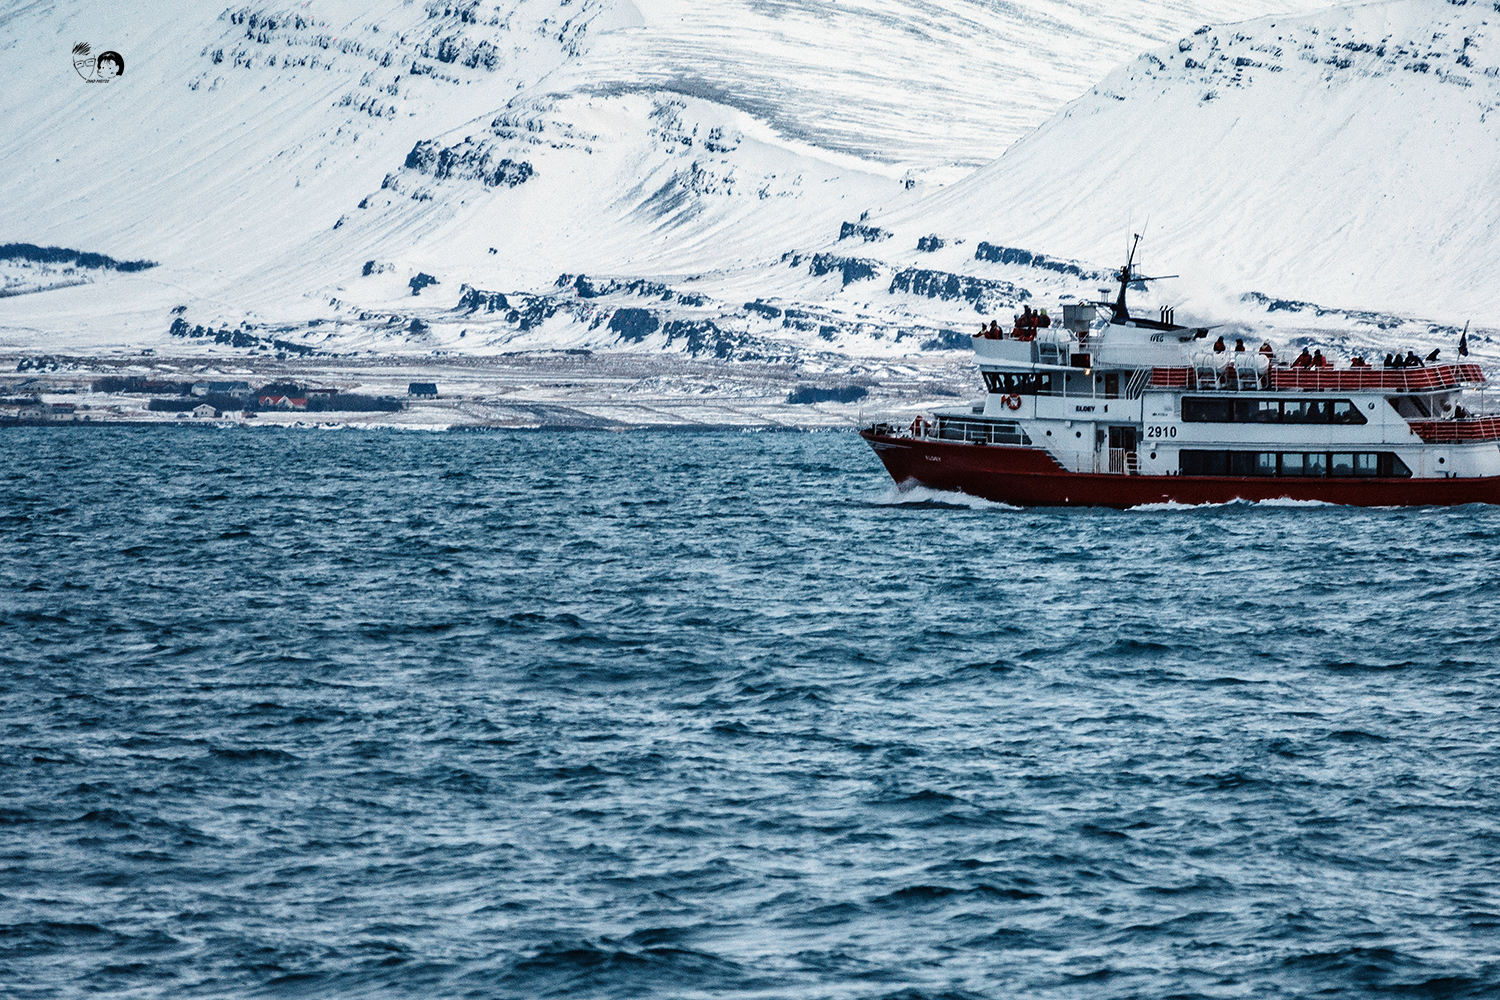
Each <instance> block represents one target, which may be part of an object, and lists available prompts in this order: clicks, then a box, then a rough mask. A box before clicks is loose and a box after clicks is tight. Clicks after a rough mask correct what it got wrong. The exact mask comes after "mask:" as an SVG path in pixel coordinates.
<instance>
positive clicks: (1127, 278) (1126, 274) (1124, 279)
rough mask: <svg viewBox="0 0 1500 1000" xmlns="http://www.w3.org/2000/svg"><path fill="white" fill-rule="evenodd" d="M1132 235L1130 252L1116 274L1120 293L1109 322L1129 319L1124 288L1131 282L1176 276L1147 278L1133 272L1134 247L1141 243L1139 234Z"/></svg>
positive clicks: (1162, 275) (1166, 276) (1167, 276)
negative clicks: (1132, 240) (1133, 237)
mask: <svg viewBox="0 0 1500 1000" xmlns="http://www.w3.org/2000/svg"><path fill="white" fill-rule="evenodd" d="M1133 235H1134V236H1135V241H1134V242H1133V243H1131V244H1130V252H1129V253H1127V254H1126V255H1125V266H1124V267H1122V268H1120V273H1119V275H1118V276H1117V280H1118V281H1119V282H1120V294H1119V295H1117V296H1115V301H1114V314H1113V315H1112V316H1111V317H1110V320H1109V321H1110V322H1111V323H1124V322H1126V321H1127V320H1129V319H1130V310H1129V309H1127V308H1125V289H1127V288H1129V287H1130V286H1131V285H1132V284H1139V283H1141V282H1146V281H1160V280H1161V279H1162V278H1175V277H1177V275H1175V274H1158V275H1155V276H1154V277H1150V278H1147V277H1144V276H1142V275H1139V274H1135V273H1134V272H1133V271H1132V270H1131V268H1132V267H1134V265H1135V250H1136V247H1138V246H1140V245H1141V234H1140V233H1135V234H1133Z"/></svg>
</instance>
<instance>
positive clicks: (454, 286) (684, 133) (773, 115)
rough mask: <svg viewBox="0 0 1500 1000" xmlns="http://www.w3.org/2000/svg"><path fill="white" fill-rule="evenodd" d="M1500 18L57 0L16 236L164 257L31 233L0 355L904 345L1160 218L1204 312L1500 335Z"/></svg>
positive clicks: (914, 1)
mask: <svg viewBox="0 0 1500 1000" xmlns="http://www.w3.org/2000/svg"><path fill="white" fill-rule="evenodd" d="M1288 8H1293V9H1291V10H1290V11H1289V12H1288V13H1278V14H1277V15H1276V16H1274V17H1262V18H1260V19H1259V20H1256V21H1252V22H1247V23H1241V24H1235V25H1233V26H1231V27H1209V28H1208V29H1206V30H1201V31H1197V33H1194V32H1195V30H1197V29H1198V28H1199V26H1200V25H1202V24H1203V23H1205V22H1208V23H1209V24H1222V23H1224V22H1227V21H1233V20H1236V19H1239V18H1243V17H1246V16H1252V15H1259V14H1265V13H1266V12H1267V11H1269V10H1277V11H1285V10H1288ZM1309 11H1311V12H1312V13H1308V12H1309ZM1495 16H1496V15H1495V14H1494V12H1493V11H1492V10H1491V9H1490V6H1489V5H1485V6H1484V7H1482V8H1481V7H1479V6H1478V5H1474V4H1469V5H1463V4H1449V3H1439V2H1437V0H1400V2H1393V3H1385V4H1373V5H1368V6H1366V7H1357V8H1347V9H1343V8H1334V9H1328V4H1326V3H1322V2H1312V0H1301V2H1300V3H1299V2H1297V0H1280V2H1269V3H1268V2H1253V0H1211V2H1207V3H1199V4H1188V3H1183V2H1173V3H1148V2H1139V0H1136V2H1116V3H1114V4H1108V5H1106V4H1103V3H1098V2H1084V0H1073V2H1071V3H1069V2H1056V3H1045V4H1041V3H1039V4H1031V5H1017V4H1000V3H989V2H982V0H840V2H833V0H821V2H815V0H787V2H782V3H776V4H767V3H764V2H758V0H725V2H722V3H715V4H697V5H693V4H687V3H685V2H679V0H660V2H657V3H653V4H647V3H645V2H644V0H638V2H636V3H631V2H630V0H504V2H498V3H497V2H481V0H460V2H439V0H433V2H428V3H425V4H417V3H414V2H411V0H405V2H403V0H387V2H385V3H383V4H380V5H377V6H373V7H372V6H369V5H362V4H356V3H352V2H348V0H310V2H307V3H296V4H292V3H283V4H279V5H277V4H271V5H257V6H253V7H235V8H230V9H228V10H224V11H222V12H219V11H214V10H201V9H198V8H195V7H193V6H191V5H176V4H166V5H157V6H150V7H144V8H142V9H140V10H135V9H132V10H129V11H126V10H124V9H121V8H113V9H108V10H106V9H102V8H101V9H96V7H95V5H86V4H80V3H72V4H70V3H65V2H45V0H39V2H34V3H30V4H26V5H23V6H20V7H18V8H14V9H12V10H11V11H10V12H8V13H0V58H3V59H4V60H5V65H7V67H9V73H8V75H9V76H10V77H11V79H12V80H13V81H14V85H13V86H12V87H11V88H10V89H9V90H8V92H7V93H6V95H5V98H4V100H5V102H6V111H5V120H6V121H7V122H8V123H10V124H8V127H7V129H6V130H5V131H4V133H3V134H0V156H3V162H5V163H6V164H7V166H8V167H9V169H8V170H7V171H5V172H4V174H3V176H0V242H5V243H27V244H36V245H39V246H43V247H65V248H71V249H75V250H80V251H88V252H93V253H97V254H107V255H109V256H110V257H111V258H114V259H115V260H117V261H131V260H141V259H146V260H151V261H155V262H157V265H158V266H156V267H154V268H150V269H147V270H125V271H122V270H119V269H110V268H108V267H86V266H83V264H82V263H81V262H79V261H78V260H76V259H59V260H52V261H38V260H35V259H19V258H17V254H15V253H12V254H10V256H11V257H12V258H13V259H11V260H9V261H0V278H4V280H5V287H4V289H3V290H0V295H4V296H6V297H3V298H0V347H8V348H10V349H51V350H82V349H92V350H98V349H105V348H110V347H117V348H131V349H134V348H136V347H139V346H142V345H145V344H148V343H149V344H150V345H151V346H160V344H162V343H167V344H170V345H172V346H173V348H174V349H175V350H202V351H209V350H242V351H265V352H269V351H282V352H285V351H303V350H320V351H336V352H348V351H376V352H386V351H398V352H411V351H417V352H423V353H428V352H461V353H487V352H494V351H502V350H504V351H512V350H526V349H536V348H549V347H581V346H587V347H611V346H612V347H642V348H651V347H662V348H668V349H675V350H684V349H685V350H690V351H693V352H696V353H705V352H706V353H718V354H725V355H730V356H744V357H775V356H781V355H782V354H784V353H786V352H788V351H796V350H805V349H807V348H813V349H818V350H839V351H846V352H854V353H888V354H900V353H903V352H907V351H910V350H913V349H916V348H918V347H920V346H922V345H926V346H928V347H932V346H942V345H945V344H957V343H961V342H962V338H961V333H962V332H963V331H966V330H967V329H968V328H969V327H970V326H971V325H972V324H973V323H974V322H975V321H976V320H977V319H978V318H979V317H980V316H988V315H992V314H1008V310H1010V309H1011V308H1013V307H1015V306H1016V305H1017V304H1019V303H1020V302H1022V301H1031V300H1036V301H1045V300H1047V299H1049V298H1050V297H1052V296H1054V295H1056V294H1058V293H1069V294H1082V293H1092V291H1094V289H1095V288H1096V287H1098V285H1099V283H1100V278H1101V277H1102V276H1103V269H1105V268H1108V267H1110V266H1112V265H1114V264H1117V263H1118V261H1117V260H1116V258H1117V257H1118V255H1119V253H1120V249H1121V245H1122V244H1123V242H1124V239H1125V236H1126V233H1127V231H1128V228H1129V227H1130V226H1131V224H1132V223H1133V224H1134V225H1135V227H1136V229H1137V230H1139V228H1140V227H1141V225H1142V224H1143V223H1144V222H1145V220H1146V217H1147V216H1148V215H1149V217H1150V228H1149V230H1148V233H1147V243H1146V246H1147V248H1148V254H1149V256H1148V261H1149V263H1150V265H1151V266H1152V267H1153V268H1155V269H1157V270H1162V269H1163V268H1168V267H1169V268H1171V269H1173V270H1177V271H1180V272H1181V273H1182V274H1183V275H1184V278H1183V279H1182V280H1181V281H1179V282H1176V283H1174V284H1173V285H1164V286H1162V288H1161V291H1160V294H1163V295H1166V296H1169V297H1172V298H1173V301H1178V302H1181V303H1183V304H1184V306H1185V307H1186V308H1187V309H1189V310H1192V309H1197V310H1199V311H1201V312H1203V313H1206V314H1210V315H1213V316H1214V317H1215V318H1230V319H1236V320H1239V321H1241V322H1244V323H1247V324H1254V323H1263V322H1267V321H1273V322H1274V321H1276V320H1278V319H1280V320H1290V321H1292V322H1293V323H1300V324H1302V325H1320V326H1326V325H1334V326H1337V325H1340V324H1342V325H1343V326H1344V327H1346V328H1349V329H1354V330H1359V329H1364V328H1366V327H1368V328H1369V329H1371V330H1375V329H1377V328H1378V324H1379V323H1382V322H1383V323H1387V325H1389V324H1390V323H1394V322H1397V320H1396V319H1395V318H1393V317H1384V316H1378V317H1373V318H1372V317H1371V316H1367V315H1362V314H1361V315H1356V314H1354V313H1352V312H1342V313H1338V314H1336V315H1332V316H1330V315H1329V314H1328V313H1327V312H1326V311H1325V312H1324V313H1323V314H1321V315H1317V314H1315V313H1314V312H1312V311H1310V309H1311V307H1309V309H1304V310H1302V311H1300V312H1299V311H1298V310H1296V309H1295V308H1288V303H1287V301H1286V300H1288V299H1293V298H1294V299H1301V300H1307V301H1308V302H1310V303H1311V302H1316V303H1320V304H1321V305H1323V306H1334V307H1342V308H1344V309H1345V310H1353V309H1356V308H1359V309H1365V310H1378V311H1383V312H1391V313H1401V314H1410V315H1415V316H1418V317H1426V318H1434V319H1438V320H1441V321H1445V322H1453V321H1456V320H1459V319H1461V318H1462V317H1463V316H1466V315H1472V316H1473V318H1474V319H1475V320H1476V321H1477V322H1479V323H1483V324H1489V325H1497V324H1500V309H1497V308H1495V303H1493V302H1492V301H1489V300H1487V299H1486V298H1485V294H1484V293H1483V292H1482V291H1481V288H1482V285H1481V284H1480V283H1479V281H1478V276H1479V275H1481V274H1482V273H1483V272H1484V271H1485V270H1486V269H1487V268H1492V267H1493V265H1494V264H1495V263H1500V262H1497V261H1494V260H1492V258H1493V257H1494V256H1495V255H1496V251H1495V250H1494V249H1493V248H1492V247H1491V246H1490V245H1488V244H1487V243H1486V241H1485V239H1484V235H1485V232H1486V230H1487V227H1488V220H1489V219H1491V218H1493V217H1494V214H1493V211H1492V210H1491V209H1490V208H1489V203H1490V202H1491V201H1493V198H1494V193H1495V191H1496V185H1495V183H1494V175H1493V166H1492V165H1493V164H1494V163H1496V162H1497V159H1496V157H1495V156H1494V155H1493V154H1494V150H1493V149H1492V148H1491V145H1492V143H1493V137H1494V132H1493V130H1492V128H1491V125H1490V122H1489V119H1488V115H1489V113H1490V111H1491V110H1492V109H1493V107H1494V104H1495V101H1496V93H1497V90H1500V80H1497V77H1496V75H1495V70H1494V69H1493V67H1494V66H1495V65H1496V64H1500V54H1496V55H1493V56H1492V55H1491V54H1490V53H1491V52H1493V50H1492V49H1491V48H1490V42H1489V41H1488V38H1489V34H1488V32H1489V31H1490V26H1489V24H1488V23H1487V19H1488V18H1491V17H1495ZM1179 39H1180V40H1179ZM80 41H87V42H89V43H90V44H91V45H92V46H93V49H94V51H96V52H97V51H101V50H103V49H105V48H109V49H113V50H116V51H119V52H121V53H122V54H123V55H124V57H125V60H126V64H127V68H126V72H125V74H124V75H123V76H122V77H120V78H119V79H118V80H115V81H112V82H109V83H104V84H88V83H84V81H83V80H82V79H81V77H80V76H79V74H78V73H77V72H75V70H74V68H73V66H72V65H71V61H70V53H71V50H72V47H73V46H74V45H75V44H76V43H77V42H80ZM1163 42H1167V43H1168V44H1166V46H1165V47H1162V43H1163ZM1361 46H1365V47H1364V48H1361ZM1146 48H1151V49H1153V50H1154V51H1153V52H1152V53H1150V54H1148V55H1146V56H1142V57H1139V58H1133V57H1134V54H1135V53H1137V52H1139V51H1140V50H1142V49H1146ZM1125 59H1130V61H1129V62H1127V63H1126V65H1125V66H1124V67H1123V68H1121V69H1119V70H1117V71H1115V72H1114V73H1113V74H1112V75H1109V76H1107V77H1106V76H1105V74H1106V73H1107V72H1108V71H1109V69H1110V67H1112V66H1114V65H1116V64H1118V63H1119V62H1120V61H1121V60H1125ZM1419 63H1421V64H1424V65H1425V67H1426V68H1425V69H1420V68H1417V64H1419ZM1101 78H1104V79H1103V82H1102V83H1101V82H1098V81H1099V80H1100V79H1101ZM1095 84H1097V85H1095ZM1090 86H1093V89H1092V90H1089V88H1090ZM1079 94H1082V95H1083V96H1082V97H1077V99H1076V100H1074V101H1073V103H1072V104H1066V102H1067V101H1068V100H1069V99H1070V98H1074V97H1076V96H1077V95H1079ZM1486 95H1488V96H1486ZM1487 101H1488V102H1489V103H1488V104H1486V102H1487ZM1065 105H1066V106H1065ZM1037 126H1040V127H1039V128H1038V127H1037ZM1033 129H1034V131H1032V130H1033ZM1017 139H1019V140H1020V141H1019V142H1016V141H1015V140H1017ZM1013 142H1014V145H1012V143H1013ZM1007 147H1009V148H1008V151H1006V152H1005V155H1003V156H1001V157H1000V158H999V159H998V160H996V161H995V162H993V163H990V165H988V166H983V167H980V168H979V169H977V170H974V169H972V168H973V167H974V166H975V165H977V164H981V163H985V162H987V161H990V160H992V159H993V158H994V157H995V156H996V155H997V154H998V153H1000V152H1001V151H1002V150H1007ZM1460 209H1461V211H1457V214H1455V213H1456V210H1460ZM1437 213H1445V214H1437ZM1436 219H1441V220H1443V221H1442V222H1441V223H1440V224H1435V223H1434V220H1436ZM929 237H935V238H929ZM919 245H920V249H919ZM1043 255H1045V256H1043ZM25 256H26V255H25V254H21V255H20V257H22V258H24V257H25ZM36 256H37V255H36V254H34V253H33V254H31V258H34V257H36ZM1375 264H1379V265H1380V267H1381V270H1379V272H1378V273H1376V272H1375V271H1373V270H1372V265H1375ZM39 289H47V290H44V291H43V290H39ZM1250 292H1259V293H1262V297H1261V298H1255V297H1250V298H1245V296H1246V295H1247V293H1250ZM1179 314H1181V310H1180V311H1179ZM169 331H171V333H170V334H169ZM172 334H175V335H176V336H175V337H173V336H172Z"/></svg>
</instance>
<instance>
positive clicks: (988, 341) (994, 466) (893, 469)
mask: <svg viewBox="0 0 1500 1000" xmlns="http://www.w3.org/2000/svg"><path fill="white" fill-rule="evenodd" d="M1132 256H1133V254H1132ZM1144 280H1151V279H1144V278H1139V277H1136V276H1135V275H1133V274H1132V271H1131V265H1130V264H1129V263H1127V264H1126V266H1125V267H1124V268H1122V269H1121V272H1120V274H1119V293H1118V295H1117V296H1116V298H1115V299H1114V301H1113V302H1107V301H1100V302H1080V303H1066V304H1064V305H1063V309H1062V321H1061V323H1058V324H1056V325H1047V326H1040V327H1037V326H1029V327H1022V326H1020V325H1018V326H1017V327H1016V328H1014V329H1012V330H1011V331H1006V332H1004V333H1001V332H1000V331H998V329H996V328H994V327H992V328H991V331H990V332H989V333H988V334H987V335H980V336H976V337H975V338H974V341H973V343H974V354H975V360H976V361H977V363H978V366H979V370H980V373H981V375H982V376H983V378H984V382H985V388H986V390H987V391H986V394H985V396H984V398H983V400H981V401H978V402H976V403H974V404H972V405H971V406H969V407H967V408H965V409H962V410H946V411H939V412H938V413H936V414H933V415H931V416H930V417H928V416H922V417H918V418H916V419H914V420H912V421H911V423H910V424H909V425H907V426H893V425H891V424H877V425H875V426H873V427H869V428H866V429H865V430H863V431H861V434H862V436H863V437H864V438H865V439H866V440H868V441H869V442H870V444H871V445H872V446H873V447H874V449H875V451H876V454H877V455H878V456H879V457H880V459H881V461H882V462H883V463H884V464H885V466H886V468H887V470H888V471H889V472H890V473H891V475H892V477H894V478H895V480H896V481H897V482H898V483H906V482H913V483H917V484H921V485H924V486H928V487H932V488H935V489H945V490H959V491H962V492H964V493H967V494H971V495H974V496H981V497H986V498H988V499H992V500H999V501H1003V502H1008V503H1016V504H1027V505H1030V504H1092V505H1106V506H1116V507H1129V506H1136V505H1139V504H1145V503H1157V502H1163V501H1175V502H1180V503H1217V502H1227V501H1230V500H1235V499H1243V500H1263V499H1273V498H1281V497H1285V498H1290V499H1297V500H1322V501H1328V502H1333V503H1347V504H1360V505H1370V506H1395V505H1412V504H1457V503H1473V502H1482V503H1500V416H1497V415H1492V414H1485V413H1481V412H1476V410H1480V409H1482V406H1479V405H1477V404H1475V403H1474V401H1473V397H1474V396H1475V394H1476V393H1477V392H1478V390H1479V389H1480V388H1481V386H1482V385H1483V383H1484V382H1485V377H1484V375H1483V373H1482V372H1481V371H1480V369H1479V366H1478V365H1475V364H1469V363H1459V364H1440V363H1436V362H1435V361H1434V362H1432V363H1421V364H1412V365H1410V366H1406V367H1383V366H1380V365H1381V360H1380V359H1376V360H1375V366H1370V365H1365V364H1360V365H1356V366H1345V367H1334V366H1331V365H1327V364H1326V363H1321V362H1320V363H1319V364H1318V366H1313V364H1312V363H1308V362H1309V359H1307V358H1304V359H1302V362H1303V363H1300V364H1299V363H1296V362H1293V363H1289V362H1288V360H1287V359H1285V358H1278V357H1277V356H1276V355H1275V354H1274V352H1273V351H1272V349H1271V348H1270V345H1268V344H1267V345H1261V346H1254V345H1244V344H1243V342H1241V344H1240V346H1241V347H1242V348H1243V349H1241V350H1233V349H1230V348H1229V347H1228V346H1227V345H1226V344H1225V343H1224V341H1223V340H1222V339H1216V340H1214V341H1212V342H1211V341H1210V337H1211V335H1212V332H1213V331H1212V330H1211V329H1208V328H1204V327H1196V328H1194V327H1186V326H1181V325H1178V324H1176V323H1175V322H1173V318H1174V317H1173V316H1172V314H1171V311H1170V310H1168V309H1163V310H1162V311H1161V314H1160V316H1159V317H1157V318H1144V317H1136V316H1132V315H1131V314H1130V312H1129V310H1128V308H1127V306H1126V301H1125V297H1126V292H1127V290H1128V289H1129V288H1130V287H1131V286H1132V285H1133V284H1136V283H1138V282H1140V281H1144ZM1106 314H1107V318H1106ZM1044 322H1045V321H1044Z"/></svg>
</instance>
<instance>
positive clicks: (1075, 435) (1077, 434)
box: [1073, 431, 1083, 438]
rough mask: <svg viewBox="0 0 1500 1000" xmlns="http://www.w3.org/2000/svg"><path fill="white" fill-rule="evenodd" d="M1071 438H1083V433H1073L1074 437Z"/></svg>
mask: <svg viewBox="0 0 1500 1000" xmlns="http://www.w3.org/2000/svg"><path fill="white" fill-rule="evenodd" d="M1073 436H1074V437H1080V438H1081V437H1083V431H1078V432H1076V433H1075V434H1074V435H1073Z"/></svg>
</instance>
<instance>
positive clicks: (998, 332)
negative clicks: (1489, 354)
mask: <svg viewBox="0 0 1500 1000" xmlns="http://www.w3.org/2000/svg"><path fill="white" fill-rule="evenodd" d="M1051 325H1052V319H1051V318H1050V317H1049V316H1048V315H1047V310H1045V309H1043V310H1042V311H1041V312H1032V311H1031V307H1030V306H1026V307H1024V309H1023V311H1022V312H1021V314H1020V315H1019V316H1017V317H1016V318H1015V325H1014V326H1013V327H1012V328H1011V336H1012V337H1013V338H1014V339H1016V340H1035V339H1036V332H1037V330H1039V329H1043V328H1046V327H1049V326H1051ZM978 336H981V337H983V338H985V339H986V340H1000V339H1002V338H1003V337H1004V336H1005V331H1004V330H1002V329H1001V328H1000V324H998V323H996V322H995V321H994V320H990V325H989V326H985V325H984V324H983V323H980V324H979V334H978ZM1248 350H1249V349H1248V348H1247V347H1245V341H1244V339H1243V338H1241V337H1236V338H1234V350H1233V351H1232V352H1230V349H1229V345H1228V344H1226V343H1224V338H1223V337H1220V338H1218V339H1217V340H1215V341H1214V353H1215V354H1225V353H1233V354H1235V355H1240V354H1244V353H1246V352H1247V351H1248ZM1256 353H1257V354H1260V355H1261V356H1263V357H1264V358H1265V359H1266V360H1267V362H1270V363H1274V362H1275V360H1276V352H1275V351H1274V350H1273V349H1272V347H1271V342H1270V341H1269V340H1263V341H1261V344H1260V348H1259V350H1257V351H1256ZM1439 353H1440V351H1439V349H1434V350H1433V352H1432V353H1431V354H1429V355H1427V358H1426V359H1425V360H1424V359H1422V358H1419V357H1417V353H1416V352H1415V351H1410V350H1408V351H1407V352H1406V356H1405V357H1402V356H1401V352H1400V351H1397V352H1395V353H1394V354H1387V355H1386V356H1385V367H1386V368H1421V367H1422V366H1423V365H1426V364H1432V363H1433V362H1435V361H1437V359H1438V354H1439ZM1292 367H1293V368H1332V367H1333V365H1332V364H1331V363H1330V362H1329V360H1328V359H1327V358H1326V357H1324V356H1323V351H1322V350H1321V349H1319V350H1316V351H1313V352H1312V353H1308V350H1307V348H1305V347H1304V348H1302V353H1301V354H1299V355H1297V360H1295V361H1293V362H1292ZM1349 367H1350V368H1373V367H1374V366H1373V365H1371V364H1370V363H1369V362H1367V361H1366V360H1365V359H1364V358H1363V357H1361V356H1360V355H1358V354H1356V355H1355V356H1354V357H1352V358H1350V359H1349Z"/></svg>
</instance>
